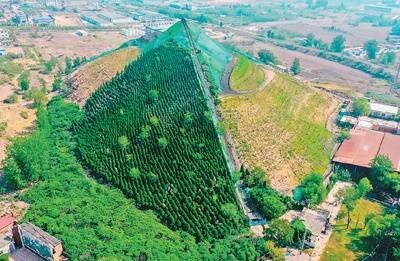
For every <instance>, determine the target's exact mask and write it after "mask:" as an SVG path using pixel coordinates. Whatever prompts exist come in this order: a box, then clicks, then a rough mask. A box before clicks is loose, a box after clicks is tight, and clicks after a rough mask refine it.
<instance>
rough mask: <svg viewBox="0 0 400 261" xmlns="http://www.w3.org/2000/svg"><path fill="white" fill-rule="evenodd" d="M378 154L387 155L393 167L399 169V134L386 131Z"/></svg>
mask: <svg viewBox="0 0 400 261" xmlns="http://www.w3.org/2000/svg"><path fill="white" fill-rule="evenodd" d="M379 154H380V155H387V156H388V157H389V159H390V160H391V161H392V163H393V168H394V169H395V170H396V171H400V136H398V135H393V134H390V133H386V134H385V137H384V139H383V141H382V144H381V147H380V149H379Z"/></svg>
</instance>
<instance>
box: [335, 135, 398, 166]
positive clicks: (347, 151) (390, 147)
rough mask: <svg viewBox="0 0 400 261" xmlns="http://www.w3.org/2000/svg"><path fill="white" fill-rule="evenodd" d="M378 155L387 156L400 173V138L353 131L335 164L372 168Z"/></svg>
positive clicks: (338, 153)
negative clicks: (372, 163) (373, 161)
mask: <svg viewBox="0 0 400 261" xmlns="http://www.w3.org/2000/svg"><path fill="white" fill-rule="evenodd" d="M377 155H386V156H388V157H389V159H390V160H391V161H392V164H393V169H394V170H395V171H397V172H400V136H398V135H393V134H391V133H384V132H379V131H373V130H362V129H352V130H350V138H349V139H347V140H345V141H343V143H342V144H341V145H340V147H339V149H338V151H337V152H336V153H335V156H334V158H333V162H336V163H342V164H348V165H353V166H358V167H364V168H370V167H371V162H372V160H373V159H374V158H375V157H376V156H377Z"/></svg>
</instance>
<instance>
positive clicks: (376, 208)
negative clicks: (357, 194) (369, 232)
mask: <svg viewBox="0 0 400 261" xmlns="http://www.w3.org/2000/svg"><path fill="white" fill-rule="evenodd" d="M341 211H346V209H345V207H342V208H341ZM369 213H377V214H382V213H383V208H382V206H381V205H379V204H378V203H375V202H372V201H369V200H365V199H361V200H359V201H358V202H357V205H356V207H355V208H354V210H353V211H352V212H351V223H350V227H349V229H348V230H346V224H347V217H346V216H344V217H343V218H342V219H340V220H338V221H337V223H336V226H335V229H334V231H333V233H332V235H331V237H330V239H329V242H328V244H327V246H326V248H325V251H324V253H323V255H322V258H321V261H328V260H329V261H350V260H358V259H360V258H362V257H364V256H366V255H367V254H368V253H370V252H371V251H372V250H373V248H374V247H375V246H374V245H370V244H368V241H367V240H366V239H365V238H364V237H365V235H366V229H364V221H365V217H366V216H367V215H368V214H369Z"/></svg>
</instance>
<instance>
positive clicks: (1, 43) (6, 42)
mask: <svg viewBox="0 0 400 261" xmlns="http://www.w3.org/2000/svg"><path fill="white" fill-rule="evenodd" d="M11 43H12V40H11V37H10V33H9V32H8V31H7V30H6V29H2V28H0V56H3V55H6V54H7V53H6V47H8V46H10V45H11Z"/></svg>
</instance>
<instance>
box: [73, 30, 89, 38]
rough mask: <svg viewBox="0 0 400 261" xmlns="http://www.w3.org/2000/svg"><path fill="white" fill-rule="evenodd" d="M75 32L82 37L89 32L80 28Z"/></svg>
mask: <svg viewBox="0 0 400 261" xmlns="http://www.w3.org/2000/svg"><path fill="white" fill-rule="evenodd" d="M75 34H76V35H77V36H82V37H85V36H88V32H86V31H85V30H78V31H76V33H75Z"/></svg>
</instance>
